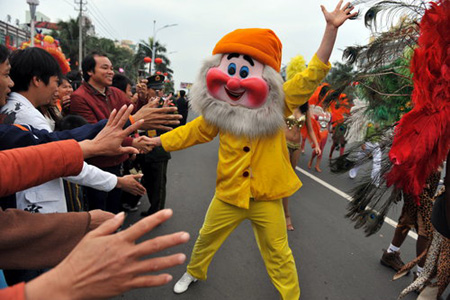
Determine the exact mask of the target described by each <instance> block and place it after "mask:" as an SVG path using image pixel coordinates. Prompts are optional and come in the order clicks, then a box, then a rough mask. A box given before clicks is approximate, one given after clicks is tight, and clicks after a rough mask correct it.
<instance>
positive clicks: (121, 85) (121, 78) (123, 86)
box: [112, 74, 133, 93]
mask: <svg viewBox="0 0 450 300" xmlns="http://www.w3.org/2000/svg"><path fill="white" fill-rule="evenodd" d="M127 85H130V86H132V85H133V83H132V82H131V80H130V79H129V78H128V77H127V76H125V75H122V74H114V77H113V81H112V86H113V87H116V88H118V89H119V90H122V91H124V92H125V93H126V91H127Z"/></svg>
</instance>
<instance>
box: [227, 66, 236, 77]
mask: <svg viewBox="0 0 450 300" xmlns="http://www.w3.org/2000/svg"><path fill="white" fill-rule="evenodd" d="M228 74H230V75H234V74H236V65H235V64H230V65H229V66H228Z"/></svg>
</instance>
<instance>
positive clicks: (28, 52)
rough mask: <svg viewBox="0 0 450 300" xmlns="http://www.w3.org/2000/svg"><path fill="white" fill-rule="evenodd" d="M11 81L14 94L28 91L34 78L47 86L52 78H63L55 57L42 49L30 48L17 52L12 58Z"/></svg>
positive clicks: (10, 59) (10, 60)
mask: <svg viewBox="0 0 450 300" xmlns="http://www.w3.org/2000/svg"><path fill="white" fill-rule="evenodd" d="M9 62H10V64H11V72H10V76H11V80H12V81H14V86H13V88H12V89H11V90H12V91H13V92H21V91H28V88H29V87H30V82H31V80H32V79H33V77H35V76H36V77H37V78H39V79H40V80H42V81H43V82H44V83H45V84H46V85H48V83H49V81H50V77H52V76H58V78H60V77H61V76H62V73H61V68H60V67H59V65H58V62H57V61H56V59H54V58H53V56H52V55H51V54H50V53H48V52H47V51H45V50H44V49H41V48H36V47H29V48H26V49H24V50H15V51H14V52H13V53H12V54H11V56H10V58H9Z"/></svg>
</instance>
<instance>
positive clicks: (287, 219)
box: [286, 217, 294, 231]
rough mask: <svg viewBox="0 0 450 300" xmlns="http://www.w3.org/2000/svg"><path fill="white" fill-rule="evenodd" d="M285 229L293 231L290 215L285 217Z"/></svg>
mask: <svg viewBox="0 0 450 300" xmlns="http://www.w3.org/2000/svg"><path fill="white" fill-rule="evenodd" d="M286 229H287V230H288V231H294V226H292V222H291V217H286Z"/></svg>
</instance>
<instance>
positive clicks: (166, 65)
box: [133, 37, 174, 92]
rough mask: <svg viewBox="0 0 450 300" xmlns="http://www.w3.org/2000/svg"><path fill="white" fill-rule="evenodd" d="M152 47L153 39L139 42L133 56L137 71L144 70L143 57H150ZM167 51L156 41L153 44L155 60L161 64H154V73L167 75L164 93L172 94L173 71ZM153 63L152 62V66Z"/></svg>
mask: <svg viewBox="0 0 450 300" xmlns="http://www.w3.org/2000/svg"><path fill="white" fill-rule="evenodd" d="M152 45H153V38H151V37H150V38H148V40H147V41H144V40H141V41H140V42H139V46H138V50H137V53H136V55H135V56H134V60H133V64H134V66H135V67H136V68H137V69H144V57H152V49H153V48H152ZM166 53H167V49H166V47H165V46H164V45H162V44H160V43H159V42H158V41H156V42H155V59H156V58H161V59H162V63H160V64H155V71H156V72H161V74H164V73H167V76H166V79H167V80H169V82H168V83H166V84H165V87H166V91H168V92H173V91H174V87H173V82H172V78H173V77H172V74H173V70H172V69H171V68H170V59H169V58H168V57H167V56H166ZM154 63H155V62H152V64H154Z"/></svg>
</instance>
